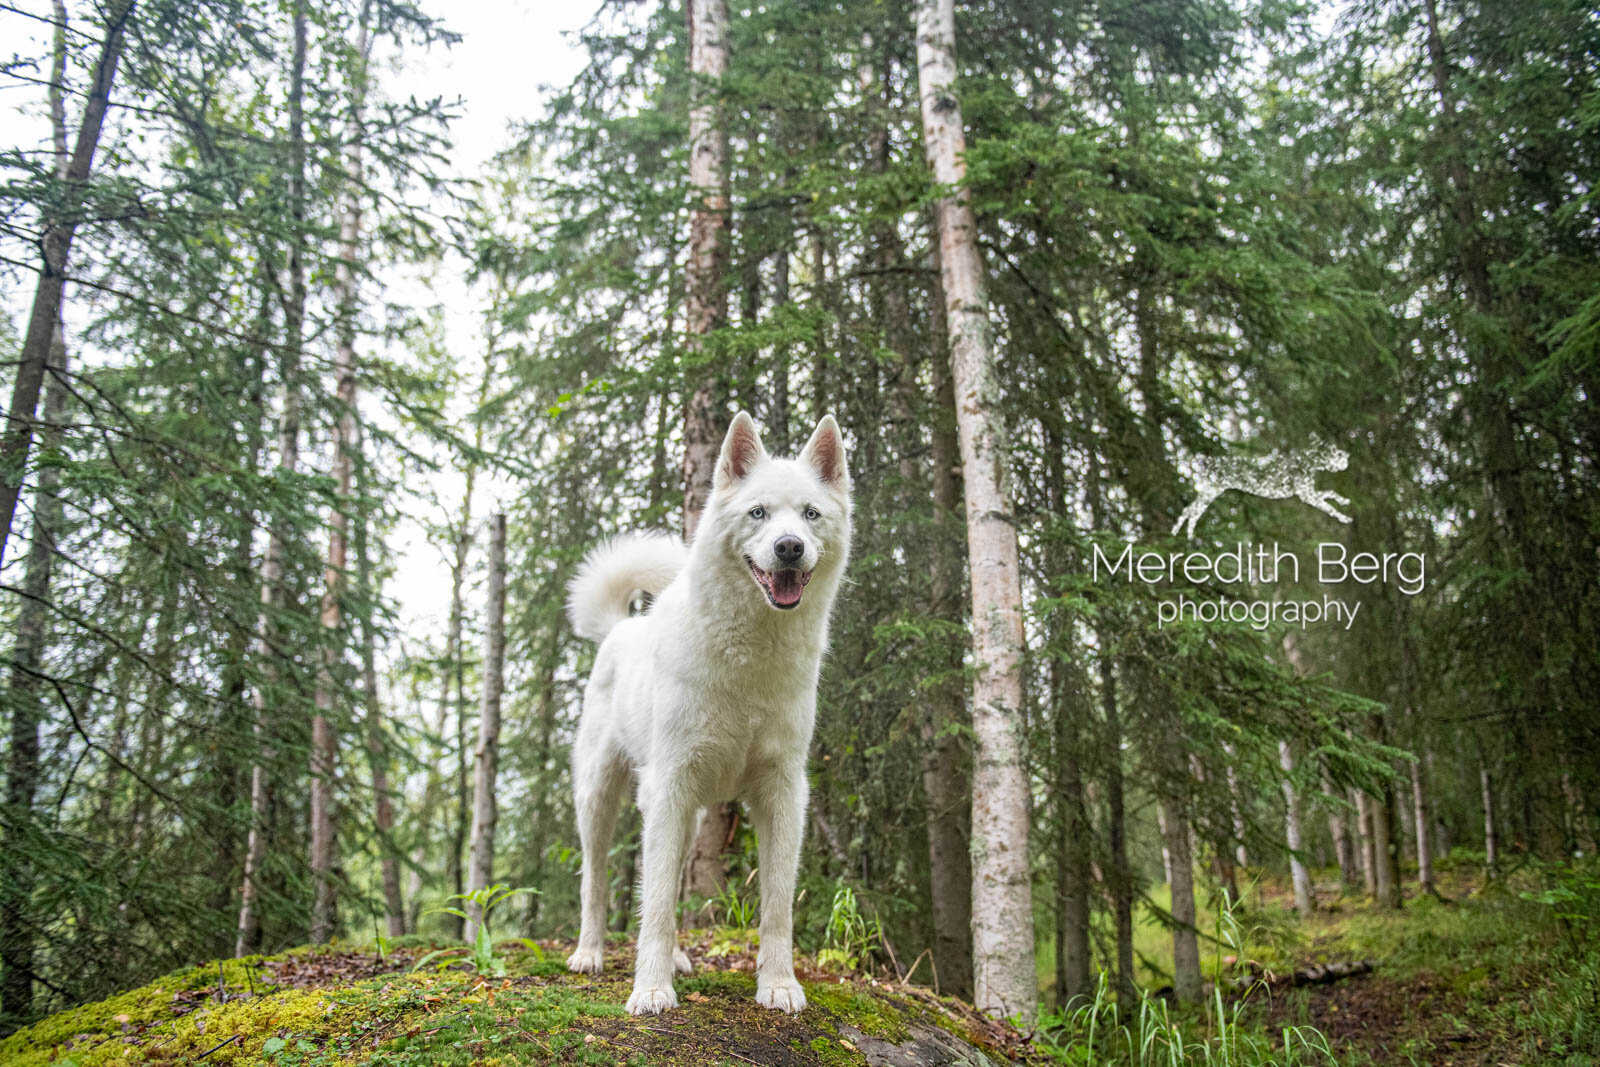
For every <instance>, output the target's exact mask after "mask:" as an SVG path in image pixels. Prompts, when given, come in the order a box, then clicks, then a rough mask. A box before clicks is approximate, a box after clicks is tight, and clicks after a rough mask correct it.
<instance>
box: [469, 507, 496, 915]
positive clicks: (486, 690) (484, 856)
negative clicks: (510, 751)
mask: <svg viewBox="0 0 1600 1067" xmlns="http://www.w3.org/2000/svg"><path fill="white" fill-rule="evenodd" d="M487 610H488V619H487V620H486V621H485V624H484V641H483V710H482V712H481V713H480V714H479V715H478V748H477V751H476V752H475V753H474V754H473V774H472V787H473V788H472V798H473V800H472V871H471V876H470V878H469V881H468V890H469V891H473V890H478V889H484V888H486V887H488V886H491V885H493V884H494V828H495V823H496V822H497V821H498V820H499V808H498V806H497V804H496V801H495V777H496V775H497V774H498V773H499V770H500V696H501V694H502V693H503V692H504V691H505V662H506V517H505V514H504V513H500V514H496V515H494V516H493V517H492V518H491V519H490V520H489V603H488V609H487ZM467 915H468V919H467V931H466V933H467V940H468V941H472V940H474V939H475V938H476V937H477V936H478V927H479V926H480V925H482V923H483V910H482V908H480V907H479V906H478V905H476V904H470V905H468V907H467Z"/></svg>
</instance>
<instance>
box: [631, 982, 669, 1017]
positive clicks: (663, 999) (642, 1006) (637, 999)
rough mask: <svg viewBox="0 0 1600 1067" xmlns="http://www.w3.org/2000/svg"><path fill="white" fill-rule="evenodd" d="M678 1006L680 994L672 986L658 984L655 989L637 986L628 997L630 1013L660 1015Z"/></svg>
mask: <svg viewBox="0 0 1600 1067" xmlns="http://www.w3.org/2000/svg"><path fill="white" fill-rule="evenodd" d="M677 1006H678V994H676V993H674V992H673V991H672V987H671V986H669V985H667V986H657V987H656V988H654V989H640V988H639V987H638V986H635V987H634V989H633V995H632V996H630V997H629V998H628V1014H629V1015H660V1014H661V1013H662V1012H664V1011H670V1010H671V1009H673V1008H676V1007H677Z"/></svg>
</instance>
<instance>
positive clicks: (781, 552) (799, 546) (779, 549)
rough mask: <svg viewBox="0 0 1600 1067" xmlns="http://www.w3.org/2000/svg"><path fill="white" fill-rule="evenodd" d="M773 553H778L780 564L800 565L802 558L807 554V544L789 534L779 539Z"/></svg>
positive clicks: (773, 547)
mask: <svg viewBox="0 0 1600 1067" xmlns="http://www.w3.org/2000/svg"><path fill="white" fill-rule="evenodd" d="M772 551H773V552H775V553H777V555H778V562H779V563H799V562H800V557H801V556H803V555H805V554H806V545H805V542H804V541H802V540H800V538H798V537H795V536H794V535H793V534H789V535H788V536H785V537H780V538H778V543H777V544H775V545H773V546H772Z"/></svg>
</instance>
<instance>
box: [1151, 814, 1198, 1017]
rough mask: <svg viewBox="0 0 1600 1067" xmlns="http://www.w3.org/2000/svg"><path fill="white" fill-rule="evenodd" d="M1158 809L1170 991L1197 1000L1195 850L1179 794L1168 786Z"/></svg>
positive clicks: (1183, 1000)
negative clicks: (1166, 885)
mask: <svg viewBox="0 0 1600 1067" xmlns="http://www.w3.org/2000/svg"><path fill="white" fill-rule="evenodd" d="M1158 803H1159V811H1160V814H1161V816H1162V823H1163V824H1164V827H1163V832H1162V837H1163V840H1164V841H1165V842H1166V847H1167V852H1168V853H1169V854H1170V855H1171V857H1172V919H1173V922H1174V924H1175V925H1174V927H1173V930H1172V991H1173V993H1174V995H1176V997H1177V998H1178V1003H1180V1004H1198V1003H1200V998H1201V996H1202V989H1201V982H1200V938H1199V934H1198V927H1197V926H1196V925H1195V920H1196V917H1197V913H1196V910H1195V905H1194V852H1193V850H1192V848H1191V847H1190V838H1189V821H1188V819H1187V818H1185V817H1184V808H1183V798H1182V796H1181V794H1179V793H1178V792H1176V791H1175V790H1173V789H1171V788H1170V787H1169V788H1167V789H1166V790H1165V792H1164V794H1163V795H1162V796H1161V797H1160V799H1159V801H1158Z"/></svg>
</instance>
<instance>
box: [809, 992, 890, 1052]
mask: <svg viewBox="0 0 1600 1067" xmlns="http://www.w3.org/2000/svg"><path fill="white" fill-rule="evenodd" d="M805 989H806V999H807V1001H809V1002H810V1003H811V1004H813V1005H815V1006H816V1007H819V1008H821V1009H822V1010H823V1011H826V1012H827V1013H828V1014H829V1015H831V1016H833V1017H834V1018H835V1019H837V1020H838V1021H839V1022H842V1023H848V1024H849V1025H851V1026H853V1027H855V1028H856V1029H857V1030H860V1031H861V1032H862V1033H864V1034H866V1035H868V1036H870V1037H877V1038H882V1039H883V1040H885V1041H893V1042H895V1043H897V1044H898V1043H899V1042H901V1041H904V1040H906V1038H907V1037H908V1036H910V1035H909V1032H908V1031H907V1030H906V1022H905V1013H904V1012H903V1011H901V1010H900V1009H899V1008H897V1007H895V1006H894V1005H893V1004H891V1003H890V1001H889V998H888V996H887V995H878V996H871V995H868V994H867V993H864V992H861V991H860V990H859V988H858V987H856V986H853V985H825V984H823V983H820V982H814V983H811V984H809V985H807V986H806V987H805Z"/></svg>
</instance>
